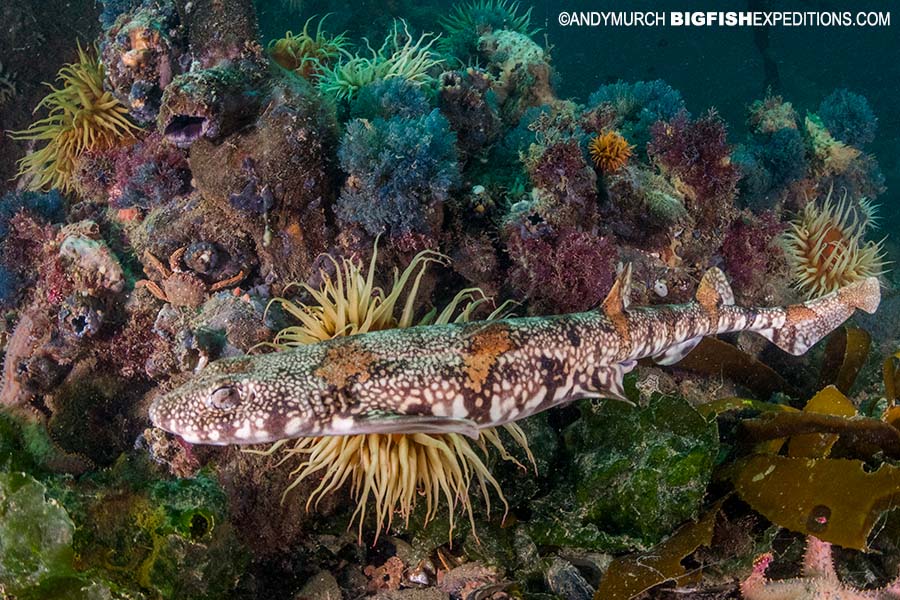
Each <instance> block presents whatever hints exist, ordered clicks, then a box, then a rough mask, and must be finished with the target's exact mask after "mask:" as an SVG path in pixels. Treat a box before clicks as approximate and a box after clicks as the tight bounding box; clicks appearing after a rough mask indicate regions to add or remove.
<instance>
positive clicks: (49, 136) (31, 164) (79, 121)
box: [11, 46, 139, 192]
mask: <svg viewBox="0 0 900 600" xmlns="http://www.w3.org/2000/svg"><path fill="white" fill-rule="evenodd" d="M104 73H105V70H104V68H103V65H102V64H101V62H100V60H99V59H98V58H97V57H96V56H95V55H94V54H93V53H91V52H89V51H86V50H84V49H82V48H81V47H80V46H79V47H78V60H77V61H76V62H74V63H71V64H68V65H66V66H64V67H63V68H62V69H60V71H59V76H58V78H57V80H58V81H59V83H60V87H58V88H56V87H54V86H52V85H50V84H47V86H48V87H49V88H50V90H51V92H50V93H49V94H47V96H45V97H44V99H43V100H41V102H40V103H39V104H38V105H37V107H36V108H35V111H37V110H40V109H42V108H43V109H46V110H47V116H46V117H45V118H43V119H39V120H37V121H35V122H34V123H32V124H31V126H29V127H28V128H27V129H24V130H22V131H14V132H12V133H11V136H12V138H13V139H16V140H29V141H35V142H45V143H44V146H43V147H42V148H40V149H38V150H35V151H34V152H32V153H30V154H28V155H26V156H25V157H24V158H22V159H21V160H20V161H19V173H18V175H19V176H22V175H30V176H31V180H30V181H29V187H30V189H33V190H38V189H50V188H54V187H55V188H59V189H61V190H63V191H64V192H69V191H71V190H72V187H73V178H72V176H73V173H74V172H75V168H76V159H77V158H78V157H79V156H81V154H83V153H84V152H87V151H99V150H106V149H109V148H112V147H115V146H117V145H120V144H122V143H123V142H124V141H126V140H130V139H133V138H134V134H135V132H136V131H137V130H139V127H138V126H137V125H135V124H133V123H132V122H131V121H130V120H129V118H128V108H127V107H126V106H125V105H123V104H122V103H121V102H119V101H118V100H116V98H115V97H113V95H112V93H110V92H109V91H107V90H105V89H104V88H103V81H104V77H105V74H104Z"/></svg>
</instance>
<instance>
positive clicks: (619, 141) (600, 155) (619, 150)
mask: <svg viewBox="0 0 900 600" xmlns="http://www.w3.org/2000/svg"><path fill="white" fill-rule="evenodd" d="M590 150H591V158H593V159H594V164H595V165H597V168H599V169H600V170H601V171H603V172H604V173H615V172H616V171H618V170H619V169H621V168H622V167H624V166H625V165H626V163H628V159H629V158H631V153H632V151H633V150H634V146H632V145H630V144H629V143H628V141H627V140H626V139H625V138H624V137H622V135H621V134H620V133H618V132H616V131H607V132H606V133H604V134H602V135H598V136H596V137H595V138H593V139H592V140H591V143H590Z"/></svg>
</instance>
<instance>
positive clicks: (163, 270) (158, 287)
mask: <svg viewBox="0 0 900 600" xmlns="http://www.w3.org/2000/svg"><path fill="white" fill-rule="evenodd" d="M188 248H189V247H188V246H182V247H181V248H178V249H177V250H175V252H173V253H172V254H171V255H170V256H169V264H168V266H167V265H165V264H163V262H162V261H161V260H159V259H158V258H157V257H156V256H154V255H153V253H151V252H150V251H149V250H146V251H144V272H145V273H146V274H147V276H148V277H150V278H151V279H141V280H139V281H137V282H136V283H135V287H143V288H146V289H147V291H148V292H150V293H151V294H153V295H154V296H156V297H157V298H159V299H160V300H162V301H163V302H168V303H170V304H172V305H174V306H188V307H192V308H195V307H197V306H200V305H201V304H203V302H204V301H205V300H206V297H207V294H210V293H213V292H218V291H220V290H224V289H227V288H230V287H232V286H234V285H237V284H238V283H240V282H241V281H242V280H243V279H244V278H245V277H247V271H246V270H245V269H241V270H240V271H238V273H237V274H235V275H233V276H231V277H227V278H225V279H222V280H219V281H215V282H212V283H207V282H206V281H205V280H204V279H202V278H201V277H200V276H199V275H198V274H197V273H196V272H194V271H193V270H189V269H185V268H184V261H183V259H184V254H185V252H186V251H187V250H188ZM156 280H158V282H157V281H156Z"/></svg>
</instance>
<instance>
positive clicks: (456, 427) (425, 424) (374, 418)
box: [347, 412, 478, 440]
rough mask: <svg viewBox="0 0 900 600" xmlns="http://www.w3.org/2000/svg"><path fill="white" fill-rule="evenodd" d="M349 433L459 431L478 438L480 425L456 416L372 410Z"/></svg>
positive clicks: (434, 432)
mask: <svg viewBox="0 0 900 600" xmlns="http://www.w3.org/2000/svg"><path fill="white" fill-rule="evenodd" d="M347 433H348V434H353V435H355V434H363V433H433V434H441V433H459V434H462V435H465V436H467V437H470V438H472V439H473V440H477V439H478V426H477V425H476V424H475V422H474V421H470V420H469V419H459V418H455V417H436V416H434V415H404V414H400V413H392V412H372V413H367V414H364V415H361V416H359V417H357V418H355V419H354V420H353V425H352V428H351V430H350V431H348V432H347Z"/></svg>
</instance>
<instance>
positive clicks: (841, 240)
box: [785, 190, 885, 298]
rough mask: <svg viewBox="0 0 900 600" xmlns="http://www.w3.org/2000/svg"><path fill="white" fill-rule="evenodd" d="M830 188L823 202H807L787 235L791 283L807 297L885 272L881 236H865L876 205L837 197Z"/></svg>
mask: <svg viewBox="0 0 900 600" xmlns="http://www.w3.org/2000/svg"><path fill="white" fill-rule="evenodd" d="M832 192H833V190H832V191H829V193H828V195H827V196H826V198H825V201H824V202H823V203H822V204H821V205H819V204H818V203H816V202H809V203H807V205H806V206H805V207H804V209H803V212H802V213H801V214H800V216H799V217H798V219H797V220H796V221H794V222H792V223H791V229H790V231H788V233H787V234H786V235H785V248H786V253H787V257H788V262H789V264H790V268H791V274H792V279H793V283H794V285H795V287H797V289H799V290H800V291H802V292H803V293H805V294H806V295H807V296H808V297H810V298H812V297H816V296H820V295H822V294H826V293H828V292H832V291H834V290H836V289H838V288H840V287H842V286H845V285H847V284H850V283H853V282H854V281H859V280H860V279H864V278H866V277H877V276H878V275H881V274H882V273H884V267H885V262H884V250H883V246H882V242H873V241H866V240H865V235H866V230H867V229H868V227H869V226H870V225H871V223H872V222H873V221H874V219H875V212H874V211H875V207H874V205H872V204H871V203H870V202H868V201H867V200H865V199H862V200H860V201H857V202H854V201H852V200H851V199H849V198H848V196H847V194H844V195H843V196H842V198H841V199H840V200H839V201H837V202H835V201H834V200H833V199H832Z"/></svg>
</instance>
